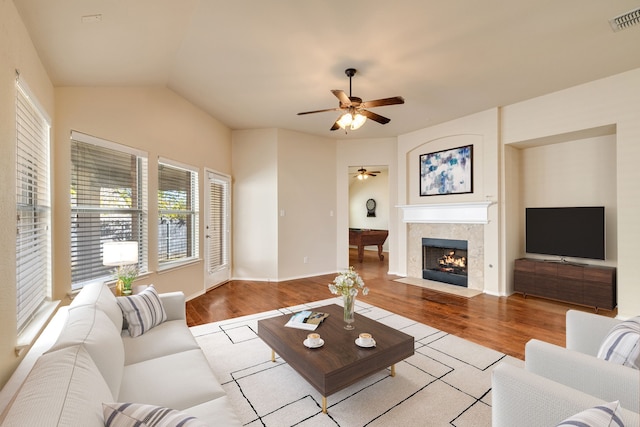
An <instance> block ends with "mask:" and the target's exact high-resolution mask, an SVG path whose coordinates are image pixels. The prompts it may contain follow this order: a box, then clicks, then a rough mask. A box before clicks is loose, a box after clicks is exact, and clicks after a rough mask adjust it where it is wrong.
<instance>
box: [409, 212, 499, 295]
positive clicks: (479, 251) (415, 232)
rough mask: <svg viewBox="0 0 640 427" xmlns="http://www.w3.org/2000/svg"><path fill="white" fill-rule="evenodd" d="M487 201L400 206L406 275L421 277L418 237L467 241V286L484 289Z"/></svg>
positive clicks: (420, 250)
mask: <svg viewBox="0 0 640 427" xmlns="http://www.w3.org/2000/svg"><path fill="white" fill-rule="evenodd" d="M488 206H489V203H482V202H481V203H464V204H447V205H408V206H400V208H401V210H402V211H403V222H405V223H407V225H408V227H407V233H408V235H407V276H408V277H410V278H418V279H422V238H423V237H430V238H440V239H456V240H467V242H468V249H467V250H468V253H467V257H468V259H467V262H468V288H469V289H474V290H478V291H483V290H484V227H485V224H486V223H487V208H488Z"/></svg>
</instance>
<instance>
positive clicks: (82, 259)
mask: <svg viewBox="0 0 640 427" xmlns="http://www.w3.org/2000/svg"><path fill="white" fill-rule="evenodd" d="M146 182H147V156H146V153H143V152H140V151H138V150H135V149H132V148H130V147H126V146H123V145H120V144H116V143H114V142H110V141H105V140H102V139H99V138H95V137H92V136H89V135H84V134H81V133H78V132H73V133H72V135H71V280H72V288H73V289H78V288H80V287H82V285H83V284H85V283H87V282H90V281H93V280H96V279H98V280H105V279H108V278H110V277H111V276H112V267H108V266H104V265H102V245H103V244H104V243H105V242H110V241H137V242H138V251H139V262H138V270H139V271H140V272H141V273H144V272H146V271H148V266H147V253H148V250H147V232H146V230H147V227H146V222H147V209H146V200H147V187H146Z"/></svg>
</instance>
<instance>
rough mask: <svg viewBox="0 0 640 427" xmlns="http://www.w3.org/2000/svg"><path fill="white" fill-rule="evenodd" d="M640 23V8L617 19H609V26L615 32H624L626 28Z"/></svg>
mask: <svg viewBox="0 0 640 427" xmlns="http://www.w3.org/2000/svg"><path fill="white" fill-rule="evenodd" d="M639 23H640V7H639V8H637V9H633V10H630V11H629V12H627V13H623V14H622V15H618V16H616V17H615V18H611V19H609V24H610V25H611V28H612V29H613V31H620V30H624V29H625V28H629V27H630V26H632V25H636V24H639Z"/></svg>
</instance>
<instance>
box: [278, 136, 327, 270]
mask: <svg viewBox="0 0 640 427" xmlns="http://www.w3.org/2000/svg"><path fill="white" fill-rule="evenodd" d="M335 188H336V143H335V141H334V140H329V139H327V138H321V137H317V136H312V135H306V134H303V133H300V132H293V131H287V130H279V131H278V209H279V211H280V213H282V212H283V211H284V212H285V215H284V216H282V215H281V216H280V217H279V218H278V219H279V221H278V279H279V280H289V279H294V278H299V277H309V276H316V275H319V274H328V273H334V272H336V271H337V270H336V262H335V250H336V237H335V236H336V193H335Z"/></svg>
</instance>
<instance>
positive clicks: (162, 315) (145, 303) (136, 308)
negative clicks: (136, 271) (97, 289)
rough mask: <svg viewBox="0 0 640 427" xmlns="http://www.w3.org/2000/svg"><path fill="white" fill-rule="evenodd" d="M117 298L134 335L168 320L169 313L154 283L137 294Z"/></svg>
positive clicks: (130, 331) (131, 333)
mask: <svg viewBox="0 0 640 427" xmlns="http://www.w3.org/2000/svg"><path fill="white" fill-rule="evenodd" d="M117 299H118V305H119V306H120V309H121V310H122V314H123V315H124V318H125V320H126V321H127V325H128V329H129V335H131V336H132V337H137V336H140V335H142V334H144V333H145V332H147V331H148V330H150V329H151V328H153V327H155V326H158V325H159V324H161V323H162V322H164V321H165V320H167V313H166V312H165V311H164V306H163V305H162V301H161V300H160V297H159V296H158V293H157V292H156V288H155V287H154V286H153V285H149V286H148V287H147V288H146V289H145V290H144V291H142V292H140V293H139V294H137V295H131V296H128V297H118V298H117Z"/></svg>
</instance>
